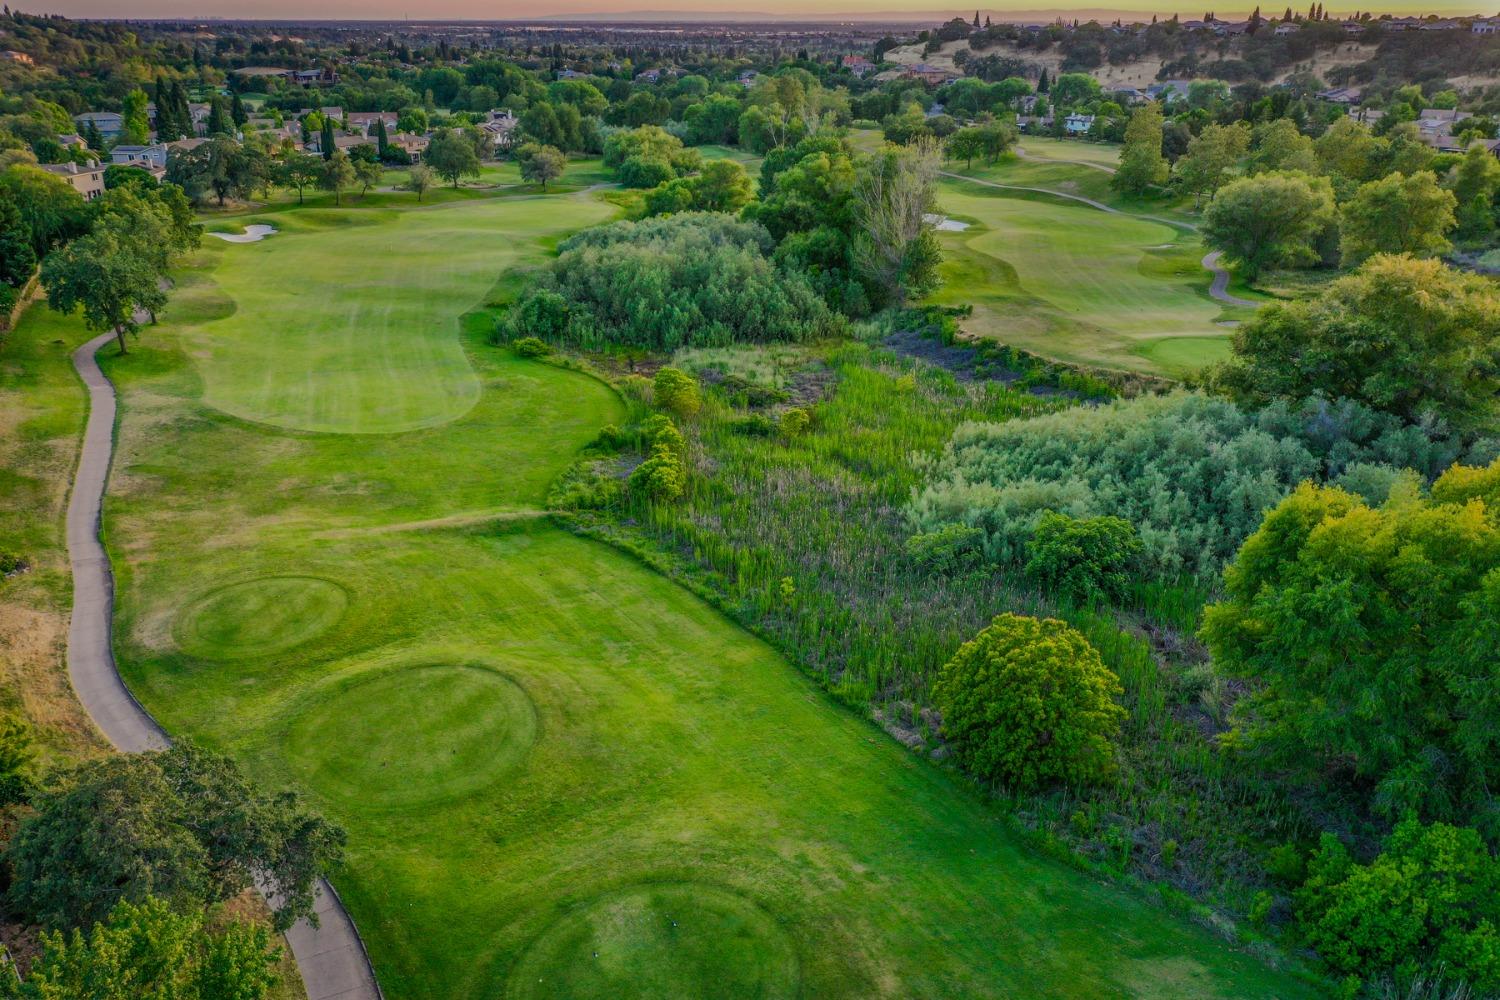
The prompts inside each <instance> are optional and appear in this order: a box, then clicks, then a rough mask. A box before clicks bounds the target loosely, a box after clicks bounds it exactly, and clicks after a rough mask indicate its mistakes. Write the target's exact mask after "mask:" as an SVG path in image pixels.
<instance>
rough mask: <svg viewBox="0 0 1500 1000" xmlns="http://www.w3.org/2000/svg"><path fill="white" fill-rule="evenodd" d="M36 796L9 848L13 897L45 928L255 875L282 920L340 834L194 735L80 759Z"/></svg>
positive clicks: (308, 888) (222, 896)
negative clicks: (260, 786) (148, 749)
mask: <svg viewBox="0 0 1500 1000" xmlns="http://www.w3.org/2000/svg"><path fill="white" fill-rule="evenodd" d="M33 805H34V806H35V807H36V810H37V812H36V815H34V816H32V817H30V818H28V819H26V820H25V821H23V822H22V824H21V826H20V828H19V830H17V832H16V835H15V837H14V838H13V839H12V840H11V842H10V845H9V847H8V848H7V850H6V854H5V858H6V861H7V862H8V863H9V865H10V869H11V873H12V882H11V887H10V903H11V905H12V906H13V907H15V909H16V910H17V911H18V912H19V913H21V914H24V915H25V916H26V917H27V918H29V919H31V920H33V921H35V922H37V923H41V924H44V925H46V926H48V927H52V928H67V927H80V926H84V927H86V926H88V925H89V924H91V923H94V922H96V921H101V920H104V919H106V917H107V916H108V915H109V912H110V911H111V910H112V909H113V908H114V907H115V904H117V903H118V902H120V901H122V900H125V901H131V902H144V900H145V899H146V898H147V897H148V896H160V897H162V898H164V899H167V900H169V901H171V902H172V903H173V904H174V905H177V906H179V907H181V908H184V909H189V910H192V909H199V910H201V909H202V907H204V906H206V905H208V904H210V903H213V902H218V901H222V900H226V899H229V898H232V897H234V896H237V895H239V893H241V892H243V891H244V890H245V889H247V888H249V887H250V886H251V884H252V879H255V880H257V881H258V882H259V883H260V884H262V885H266V886H269V887H270V888H271V889H274V890H275V894H276V896H277V899H278V903H277V909H276V912H275V916H276V926H277V928H278V929H285V928H287V927H290V926H291V925H292V923H293V922H294V921H296V919H297V918H299V917H302V916H306V915H309V914H311V913H312V905H313V893H314V889H315V885H316V882H317V879H318V878H319V877H320V876H321V875H323V874H324V873H325V872H326V870H327V869H328V867H329V866H330V865H332V864H334V863H335V862H336V861H337V860H338V859H339V858H340V856H341V854H342V844H343V840H344V834H343V832H342V831H341V830H339V829H338V828H337V827H335V826H332V825H331V824H329V823H327V822H326V821H324V820H323V819H321V818H320V817H318V816H317V815H316V814H314V813H312V812H310V811H308V810H307V809H306V808H305V807H304V806H303V805H302V804H301V803H300V802H299V801H298V800H297V798H296V796H294V795H293V794H291V793H289V792H283V793H280V794H276V795H266V794H263V793H260V792H258V791H256V790H255V789H254V788H252V787H251V786H250V785H249V783H248V782H247V781H246V780H245V778H244V776H243V775H242V774H241V773H240V771H239V768H238V767H237V766H236V765H235V764H234V762H233V761H231V760H230V759H229V758H228V757H224V756H221V755H219V754H216V753H212V752H210V751H208V750H203V749H200V748H198V747H196V746H193V745H192V744H190V743H180V744H178V745H176V746H174V747H173V748H172V749H170V750H166V751H160V752H155V753H144V754H122V755H116V756H112V757H106V758H104V759H103V760H99V761H95V762H92V763H88V764H84V765H81V766H80V767H78V768H77V769H76V770H74V771H73V772H72V773H70V774H68V775H66V776H65V777H64V778H63V780H62V781H61V782H60V783H59V784H58V785H57V787H55V788H49V789H47V790H46V791H44V792H41V793H39V794H38V795H36V796H35V797H34V799H33Z"/></svg>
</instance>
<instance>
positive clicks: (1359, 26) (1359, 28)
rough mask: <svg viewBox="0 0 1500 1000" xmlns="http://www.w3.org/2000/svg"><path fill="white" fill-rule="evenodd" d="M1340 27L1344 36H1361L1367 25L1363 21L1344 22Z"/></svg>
mask: <svg viewBox="0 0 1500 1000" xmlns="http://www.w3.org/2000/svg"><path fill="white" fill-rule="evenodd" d="M1341 27H1342V28H1343V29H1344V34H1346V35H1362V34H1364V32H1365V29H1366V28H1367V27H1369V25H1367V24H1365V22H1363V21H1345V22H1344V23H1343V24H1342V25H1341Z"/></svg>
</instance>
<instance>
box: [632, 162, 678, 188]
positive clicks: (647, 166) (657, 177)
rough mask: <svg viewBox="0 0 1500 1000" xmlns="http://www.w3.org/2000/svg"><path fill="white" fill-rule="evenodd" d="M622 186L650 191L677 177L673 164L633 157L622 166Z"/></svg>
mask: <svg viewBox="0 0 1500 1000" xmlns="http://www.w3.org/2000/svg"><path fill="white" fill-rule="evenodd" d="M618 176H619V178H620V184H621V185H623V186H624V187H628V188H644V189H650V188H654V187H656V186H657V185H658V184H665V183H666V182H667V181H669V180H672V179H673V178H674V177H676V176H677V171H675V170H673V169H672V164H670V163H668V162H667V161H666V160H661V159H657V158H656V157H646V156H632V157H630V158H629V159H628V160H626V161H625V162H624V163H622V164H620V169H619V172H618Z"/></svg>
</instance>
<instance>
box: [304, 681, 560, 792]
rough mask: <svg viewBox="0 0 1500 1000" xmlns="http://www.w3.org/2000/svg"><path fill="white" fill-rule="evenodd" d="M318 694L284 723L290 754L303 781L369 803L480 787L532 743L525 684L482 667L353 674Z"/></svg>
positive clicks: (532, 717)
mask: <svg viewBox="0 0 1500 1000" xmlns="http://www.w3.org/2000/svg"><path fill="white" fill-rule="evenodd" d="M323 694H324V696H323V697H321V698H316V699H315V700H314V701H313V703H312V704H311V705H310V706H308V707H306V708H305V709H303V711H301V712H300V713H299V714H298V715H297V717H296V719H295V720H293V721H292V723H291V724H290V725H289V726H288V727H287V731H286V748H287V755H288V758H289V759H291V760H292V761H294V762H295V763H296V766H297V768H298V770H299V771H300V773H301V778H302V781H303V783H304V784H306V785H307V786H310V787H313V788H317V789H318V790H319V791H320V793H321V794H324V795H328V796H332V797H335V798H340V799H344V800H345V801H348V802H356V803H359V804H360V805H362V806H366V807H368V806H371V805H376V806H415V805H430V804H432V803H434V802H440V801H442V800H444V799H451V798H456V797H458V796H461V795H465V794H468V793H470V792H474V791H477V790H478V789H481V788H484V787H485V786H486V785H489V784H491V783H493V782H495V781H498V780H499V779H500V778H501V777H503V776H504V775H505V773H506V772H508V771H510V770H511V769H512V768H513V767H515V766H516V765H518V764H519V763H520V762H521V761H522V759H523V758H524V757H525V756H526V752H527V751H528V750H530V749H531V744H532V743H533V742H535V741H536V708H535V706H533V705H532V703H531V699H530V698H528V697H527V696H526V692H525V691H522V690H521V688H520V687H519V686H518V685H517V684H516V682H515V681H513V680H511V679H510V678H508V677H506V676H505V675H503V674H500V673H497V672H496V671H494V670H491V669H487V668H485V667H482V666H470V665H464V666H455V665H451V664H450V665H430V664H429V665H421V666H409V667H400V668H395V669H390V670H386V671H384V672H377V673H375V674H374V675H373V676H372V675H363V674H361V675H356V676H355V677H354V678H353V680H352V682H348V683H344V684H341V685H338V686H337V688H336V689H335V690H333V691H328V692H324V693H323ZM414 747H420V748H421V750H420V752H419V753H412V752H411V751H412V749H413V748H414Z"/></svg>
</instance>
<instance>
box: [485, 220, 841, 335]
mask: <svg viewBox="0 0 1500 1000" xmlns="http://www.w3.org/2000/svg"><path fill="white" fill-rule="evenodd" d="M771 249H772V242H771V237H770V234H769V233H767V232H766V230H765V229H764V228H763V227H761V226H759V225H756V224H754V223H747V222H740V221H737V220H735V219H733V218H730V217H728V216H724V215H716V214H712V213H693V212H689V213H683V214H680V215H673V216H667V217H662V218H655V219H646V220H644V221H641V222H617V223H614V224H612V225H608V226H599V227H596V228H594V229H588V230H584V231H583V232H581V233H579V234H577V235H576V236H573V237H572V238H570V239H568V240H566V241H565V242H564V243H563V244H562V247H561V249H560V252H559V254H558V257H557V259H556V260H555V261H553V262H552V264H551V267H550V268H549V270H548V271H546V272H544V273H543V274H542V275H541V276H540V278H539V280H537V281H536V282H534V283H533V284H532V286H531V287H530V288H529V289H528V290H527V291H526V293H525V294H524V295H523V296H522V298H521V300H520V301H519V302H518V303H517V304H516V306H515V308H513V309H512V310H511V311H510V314H509V316H508V317H507V320H506V323H507V326H508V328H509V330H510V332H511V334H512V336H518V337H519V336H527V335H534V336H541V337H543V338H544V339H547V340H553V341H561V342H564V343H567V344H570V345H574V346H578V347H583V348H585V349H590V350H596V349H604V348H610V347H616V348H619V347H623V348H639V349H645V350H650V351H663V352H669V351H675V350H677V349H679V348H682V347H713V346H725V345H728V344H733V343H738V342H745V343H766V342H770V341H804V340H811V339H814V338H818V337H822V336H827V335H831V334H835V333H838V332H840V331H841V330H842V329H843V327H842V323H841V320H840V319H838V318H837V317H836V316H835V315H834V314H833V313H832V312H831V311H830V310H829V308H828V306H827V305H826V304H824V302H823V301H822V299H820V298H819V297H818V295H817V294H816V293H815V292H814V291H813V290H812V287H811V286H810V285H809V284H808V282H807V280H806V279H805V278H803V277H801V276H799V275H794V274H788V273H786V272H784V271H782V270H781V269H780V268H778V267H777V266H776V265H775V264H774V263H773V262H772V261H771V260H770V257H769V254H770V252H771Z"/></svg>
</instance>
